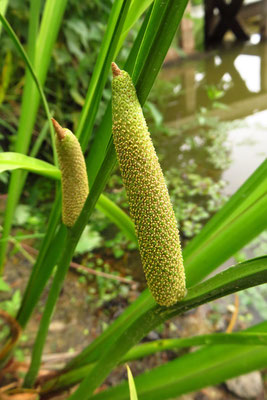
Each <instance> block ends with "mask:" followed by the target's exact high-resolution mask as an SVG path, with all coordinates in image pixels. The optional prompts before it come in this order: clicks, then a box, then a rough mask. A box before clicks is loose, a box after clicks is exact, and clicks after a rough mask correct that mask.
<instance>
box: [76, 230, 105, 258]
mask: <svg viewBox="0 0 267 400" xmlns="http://www.w3.org/2000/svg"><path fill="white" fill-rule="evenodd" d="M101 244H102V238H101V236H100V235H99V233H98V232H97V231H93V230H92V228H91V227H90V225H86V227H85V229H84V231H83V233H82V235H81V237H80V239H79V242H78V244H77V246H76V249H75V254H83V253H87V252H90V251H92V250H94V249H96V248H98V247H100V246H101Z"/></svg>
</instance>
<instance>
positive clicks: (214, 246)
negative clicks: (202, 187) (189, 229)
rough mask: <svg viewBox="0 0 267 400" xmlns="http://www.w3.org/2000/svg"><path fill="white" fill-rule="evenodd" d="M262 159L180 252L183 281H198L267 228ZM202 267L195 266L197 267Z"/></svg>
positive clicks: (266, 169) (266, 164)
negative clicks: (182, 261)
mask: <svg viewBox="0 0 267 400" xmlns="http://www.w3.org/2000/svg"><path fill="white" fill-rule="evenodd" d="M266 209H267V160H265V161H264V162H263V163H262V164H261V165H260V166H259V167H258V168H257V170H256V171H255V172H254V173H253V174H252V175H251V176H250V178H249V179H248V180H247V181H246V182H245V183H244V184H243V185H242V186H241V188H240V189H239V190H238V191H237V192H236V193H235V194H234V195H233V196H232V197H231V199H230V200H229V201H228V202H227V203H226V204H225V205H224V207H223V208H222V209H221V210H220V211H219V212H218V213H217V214H216V215H215V216H214V217H213V218H212V219H211V220H210V221H209V222H208V223H207V225H206V226H205V227H204V229H203V230H202V231H201V232H200V234H199V235H197V236H196V237H195V238H194V239H193V240H192V241H191V242H190V243H189V244H188V246H187V247H186V249H185V250H184V252H183V256H184V261H185V264H186V276H187V281H188V282H190V285H191V284H194V283H196V282H199V281H200V280H201V279H203V278H204V277H205V276H207V275H208V274H209V273H210V272H211V271H212V270H213V269H214V267H215V266H218V265H220V264H221V263H223V262H224V261H226V260H227V259H228V258H229V257H230V256H231V255H233V254H234V253H235V252H237V251H238V250H240V249H241V248H242V247H243V246H244V245H245V244H246V243H249V242H250V241H251V240H252V239H253V238H254V237H256V236H257V235H258V234H259V233H260V232H262V231H263V230H264V229H266V227H267V219H266V218H265V210H266ZM199 265H201V266H202V267H201V268H199V267H198V266H199Z"/></svg>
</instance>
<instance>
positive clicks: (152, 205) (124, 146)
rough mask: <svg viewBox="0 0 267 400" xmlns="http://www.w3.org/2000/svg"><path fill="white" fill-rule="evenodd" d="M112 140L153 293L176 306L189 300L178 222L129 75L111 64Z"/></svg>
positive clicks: (160, 302) (162, 302)
mask: <svg viewBox="0 0 267 400" xmlns="http://www.w3.org/2000/svg"><path fill="white" fill-rule="evenodd" d="M112 72H113V82H112V120H113V128H112V129H113V138H114V144H115V148H116V152H117V157H118V161H119V165H120V170H121V174H122V179H123V183H124V186H125V188H126V192H127V196H128V201H129V206H130V214H131V217H132V219H133V222H134V224H135V230H136V234H137V237H138V242H139V248H140V254H141V259H142V264H143V268H144V272H145V276H146V280H147V283H148V287H149V289H150V291H151V293H152V295H153V297H154V298H155V300H156V302H157V303H158V304H160V305H163V306H171V305H172V304H174V303H176V302H177V301H178V300H181V299H182V298H183V297H184V296H185V294H186V287H185V273H184V267H183V258H182V251H181V246H180V240H179V232H178V228H177V222H176V219H175V215H174V212H173V208H172V205H171V201H170V197H169V194H168V189H167V186H166V183H165V180H164V176H163V173H162V170H161V168H160V165H159V162H158V158H157V155H156V152H155V149H154V146H153V143H152V140H151V138H150V134H149V132H148V129H147V125H146V121H145V119H144V116H143V113H142V109H141V106H140V104H139V101H138V98H137V95H136V91H135V88H134V85H133V83H132V80H131V78H130V76H129V74H128V73H127V72H125V71H121V70H120V69H119V68H118V66H117V65H116V64H115V63H112Z"/></svg>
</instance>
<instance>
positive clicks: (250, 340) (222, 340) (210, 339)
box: [123, 332, 267, 361]
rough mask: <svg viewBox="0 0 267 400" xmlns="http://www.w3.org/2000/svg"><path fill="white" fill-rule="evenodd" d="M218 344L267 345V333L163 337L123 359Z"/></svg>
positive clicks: (140, 346)
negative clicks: (177, 337)
mask: <svg viewBox="0 0 267 400" xmlns="http://www.w3.org/2000/svg"><path fill="white" fill-rule="evenodd" d="M217 344H231V345H232V344H237V345H240V346H251V345H252V346H263V345H267V333H251V332H238V333H236V332H235V333H214V334H207V335H198V336H193V337H186V338H179V339H162V340H154V341H153V342H148V343H142V344H140V345H138V346H135V347H133V348H132V349H131V350H130V351H128V353H127V354H126V355H125V356H124V358H123V361H132V360H137V359H139V358H143V357H147V356H149V355H151V354H155V353H158V352H159V351H165V350H175V349H181V348H183V347H193V346H214V345H217Z"/></svg>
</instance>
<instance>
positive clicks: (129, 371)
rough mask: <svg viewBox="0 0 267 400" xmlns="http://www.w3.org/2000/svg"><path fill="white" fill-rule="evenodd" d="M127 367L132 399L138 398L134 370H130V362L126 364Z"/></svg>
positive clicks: (136, 399)
mask: <svg viewBox="0 0 267 400" xmlns="http://www.w3.org/2000/svg"><path fill="white" fill-rule="evenodd" d="M126 368H127V375H128V383H129V390H130V400H138V397H137V393H136V389H135V384H134V378H133V375H132V371H131V370H130V367H129V365H128V364H126Z"/></svg>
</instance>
